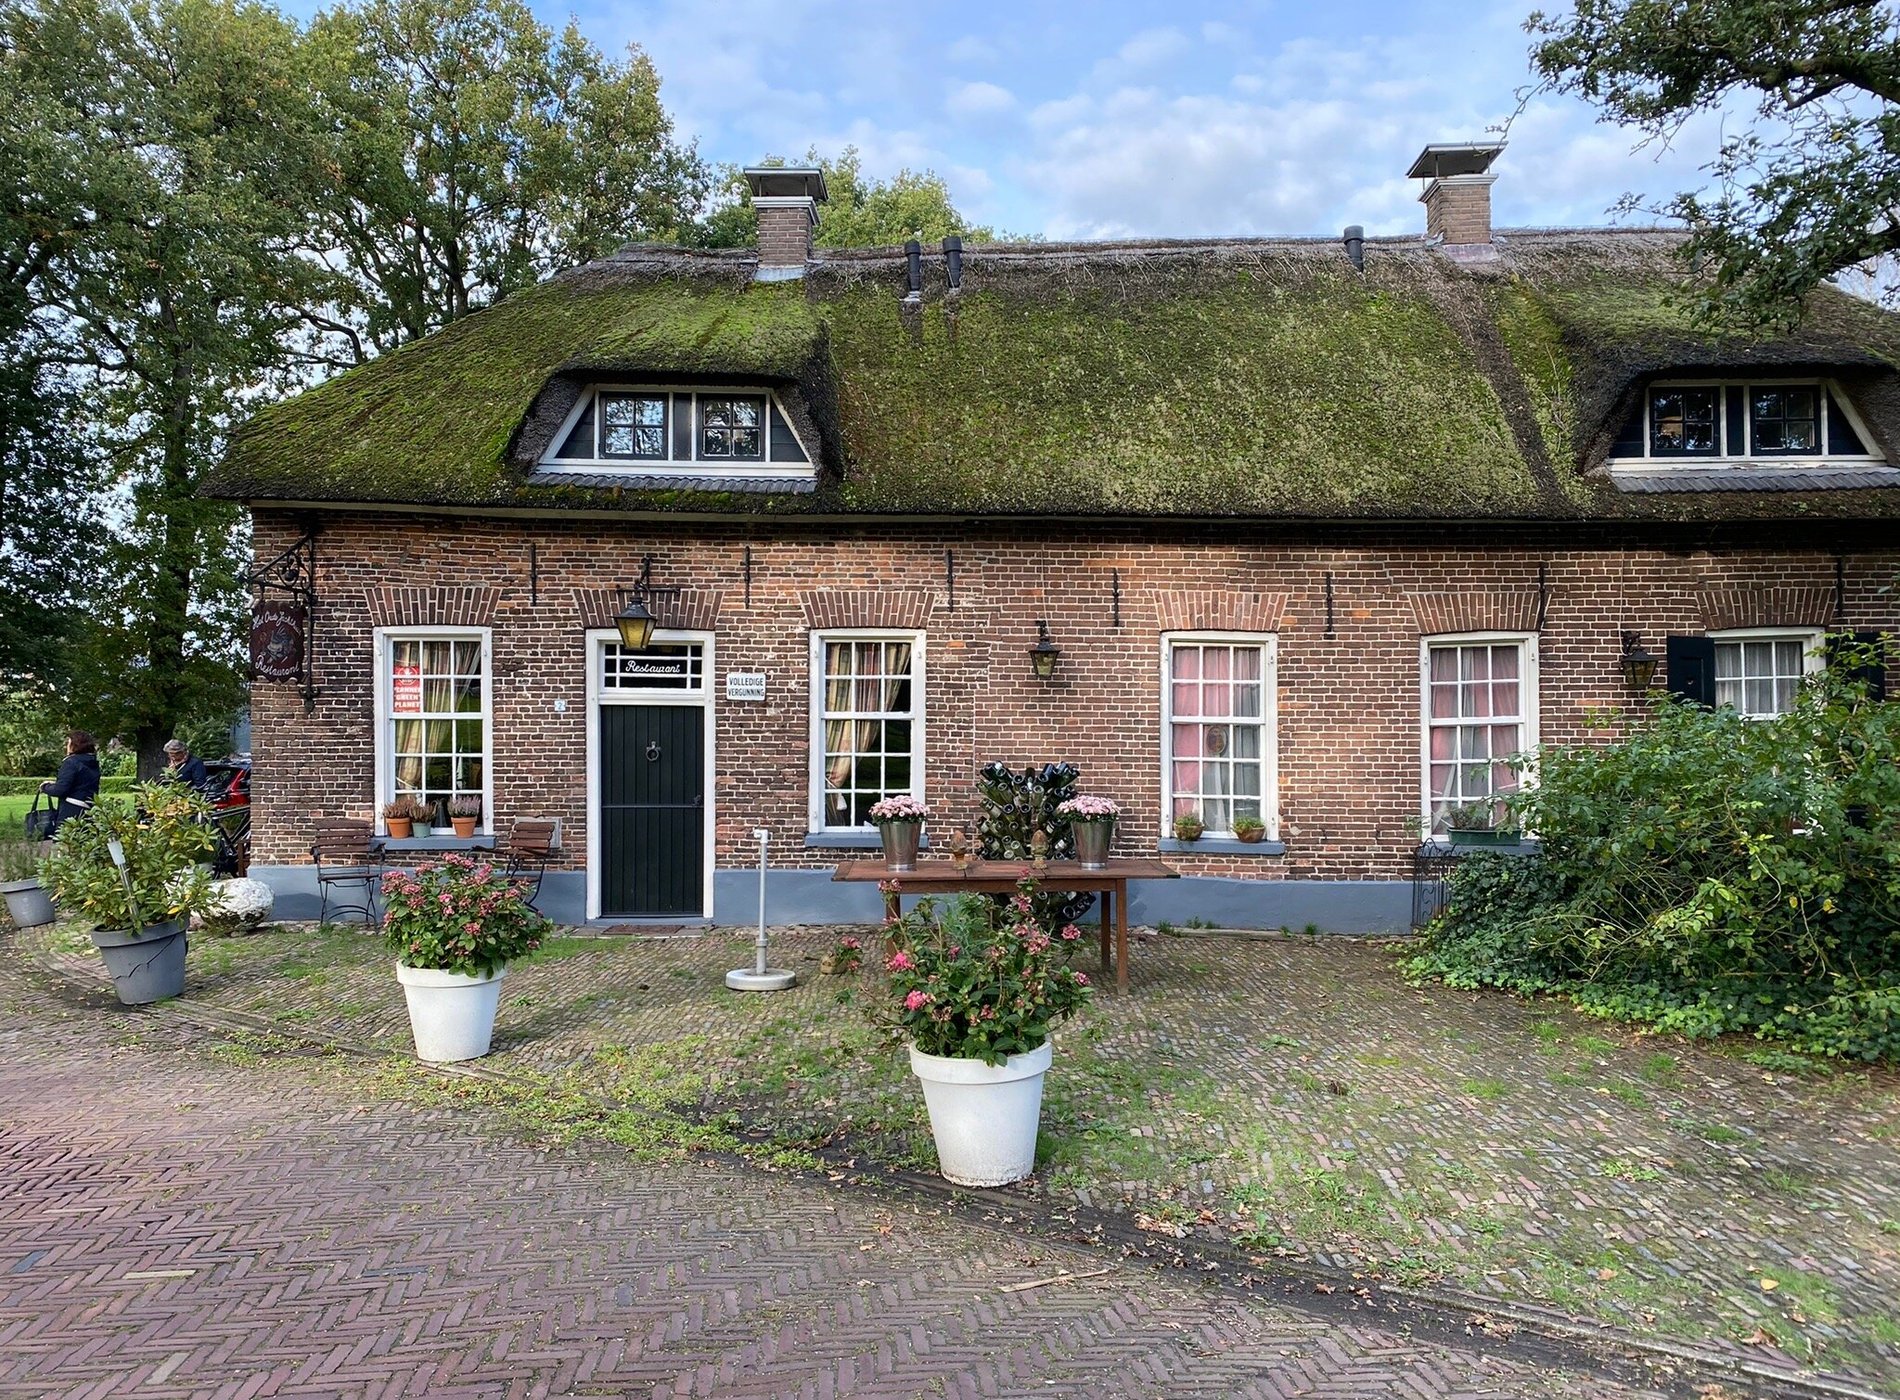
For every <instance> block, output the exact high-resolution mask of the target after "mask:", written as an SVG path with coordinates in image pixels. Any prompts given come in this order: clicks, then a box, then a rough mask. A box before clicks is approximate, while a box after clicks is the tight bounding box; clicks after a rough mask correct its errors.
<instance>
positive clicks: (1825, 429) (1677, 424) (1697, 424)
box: [1610, 380, 1874, 467]
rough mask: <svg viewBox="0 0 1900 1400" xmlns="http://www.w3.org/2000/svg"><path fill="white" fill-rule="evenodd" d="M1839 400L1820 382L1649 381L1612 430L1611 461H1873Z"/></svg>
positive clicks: (1709, 463) (1704, 463)
mask: <svg viewBox="0 0 1900 1400" xmlns="http://www.w3.org/2000/svg"><path fill="white" fill-rule="evenodd" d="M1873 455H1874V454H1872V453H1871V452H1869V450H1868V448H1867V444H1866V440H1865V438H1864V436H1863V435H1862V433H1861V432H1860V429H1859V427H1858V425H1857V424H1856V421H1855V418H1854V415H1853V413H1852V411H1851V410H1850V409H1849V407H1848V405H1847V403H1846V401H1845V400H1844V399H1843V398H1842V397H1841V395H1840V394H1839V393H1838V392H1837V391H1836V390H1835V389H1834V388H1832V387H1831V386H1830V385H1829V384H1828V383H1827V381H1825V380H1809V381H1807V382H1805V383H1789V382H1785V381H1784V382H1781V383H1769V384H1747V383H1728V384H1711V383H1705V384H1652V385H1650V386H1649V388H1648V389H1647V390H1645V392H1644V394H1643V399H1642V403H1641V405H1640V406H1639V407H1638V409H1637V411H1636V412H1635V414H1633V415H1632V416H1631V418H1630V419H1629V421H1628V422H1626V423H1625V424H1624V425H1623V427H1622V429H1621V430H1620V431H1619V432H1618V434H1617V436H1616V439H1615V441H1614V442H1613V443H1612V445H1611V448H1610V456H1611V458H1612V459H1614V460H1615V461H1618V462H1623V463H1628V462H1630V461H1632V460H1636V459H1647V460H1663V461H1673V462H1680V463H1685V464H1689V465H1702V466H1711V467H1724V466H1728V465H1730V464H1732V463H1735V462H1743V461H1748V460H1750V459H1753V458H1764V459H1769V460H1774V459H1781V460H1782V461H1784V462H1785V461H1786V460H1788V459H1791V458H1792V459H1803V461H1802V464H1803V465H1805V464H1806V462H1808V461H1814V460H1817V459H1818V460H1825V459H1830V458H1839V459H1853V460H1857V461H1866V460H1868V459H1869V458H1871V457H1873Z"/></svg>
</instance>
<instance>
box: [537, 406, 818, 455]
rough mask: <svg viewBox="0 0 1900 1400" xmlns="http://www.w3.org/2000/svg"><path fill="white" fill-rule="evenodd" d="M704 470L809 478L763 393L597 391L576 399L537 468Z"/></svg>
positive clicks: (788, 428)
mask: <svg viewBox="0 0 1900 1400" xmlns="http://www.w3.org/2000/svg"><path fill="white" fill-rule="evenodd" d="M625 463H638V464H642V465H643V469H644V464H664V465H667V466H675V465H678V466H684V465H687V464H689V463H690V464H695V465H697V464H704V465H705V466H706V467H707V468H708V469H710V471H711V473H712V474H713V475H719V474H721V473H724V474H726V475H748V476H749V475H752V474H754V473H755V472H762V473H763V474H765V475H767V476H788V477H789V476H808V475H810V474H811V472H812V461H811V457H810V454H808V453H807V452H806V450H805V445H804V443H803V442H801V441H800V440H799V437H798V433H797V431H796V430H795V429H794V428H793V427H792V424H791V422H790V421H789V420H788V419H787V417H786V415H785V413H784V412H783V410H782V407H781V406H780V405H779V402H778V400H777V399H776V398H775V397H774V396H773V395H771V394H768V393H765V392H763V391H753V392H750V393H742V392H739V391H736V390H732V389H713V390H697V389H688V388H679V389H663V388H633V387H629V388H605V387H602V388H598V389H594V390H590V391H588V392H586V393H584V394H583V395H582V396H581V399H580V402H579V403H577V404H575V406H574V408H573V411H572V412H571V414H570V415H569V419H568V422H567V423H566V424H565V425H564V426H563V427H562V428H561V430H560V431H559V432H558V433H556V434H555V436H554V440H553V441H552V442H551V443H550V444H549V446H548V449H547V451H546V453H545V454H544V455H543V457H542V459H541V466H542V467H543V468H544V469H547V468H560V469H567V470H587V469H588V468H589V464H612V465H616V466H618V465H621V464H625Z"/></svg>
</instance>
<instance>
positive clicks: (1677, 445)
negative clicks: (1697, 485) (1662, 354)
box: [1649, 388, 1722, 457]
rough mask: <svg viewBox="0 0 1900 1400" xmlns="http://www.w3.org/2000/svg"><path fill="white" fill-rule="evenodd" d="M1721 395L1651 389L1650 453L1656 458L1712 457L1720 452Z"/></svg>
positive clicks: (1703, 390) (1707, 390)
mask: <svg viewBox="0 0 1900 1400" xmlns="http://www.w3.org/2000/svg"><path fill="white" fill-rule="evenodd" d="M1721 401H1722V392H1721V390H1719V389H1714V388H1701V389H1685V388H1664V389H1652V390H1650V394H1649V451H1650V455H1652V456H1655V457H1713V456H1715V455H1716V453H1717V452H1718V451H1719V450H1720V441H1721V437H1720V428H1721Z"/></svg>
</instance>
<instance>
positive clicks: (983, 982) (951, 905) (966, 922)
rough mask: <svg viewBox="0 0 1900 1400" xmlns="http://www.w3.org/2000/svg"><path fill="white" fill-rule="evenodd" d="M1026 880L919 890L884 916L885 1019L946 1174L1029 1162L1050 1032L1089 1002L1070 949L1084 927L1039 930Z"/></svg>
mask: <svg viewBox="0 0 1900 1400" xmlns="http://www.w3.org/2000/svg"><path fill="white" fill-rule="evenodd" d="M1035 892H1036V883H1035V881H1033V880H1025V881H1023V882H1022V883H1021V884H1020V885H1018V886H1017V891H1016V894H1015V895H1013V896H1012V897H1011V898H1010V900H1009V902H1008V903H1007V904H1006V905H1005V906H1003V907H1002V908H1001V909H999V908H998V907H997V905H996V903H995V902H994V901H992V900H990V899H986V898H983V897H980V896H975V895H963V896H960V897H958V898H957V899H954V900H951V901H950V902H948V903H947V904H944V905H942V906H939V905H938V904H937V903H936V902H935V901H932V900H924V901H922V902H920V903H919V904H918V906H917V907H916V908H915V909H913V910H912V911H911V912H910V913H908V914H905V915H903V916H901V917H899V918H893V919H891V920H888V921H887V922H886V924H885V934H886V936H887V937H888V938H889V939H890V941H891V943H892V945H893V951H892V953H891V956H890V958H889V960H888V961H887V962H886V963H885V968H886V970H887V971H888V972H889V973H890V979H891V996H890V1000H889V1002H888V1003H887V1006H889V1007H890V1008H891V1010H890V1011H889V1013H888V1018H887V1020H886V1024H887V1025H888V1026H889V1027H890V1029H891V1030H892V1031H893V1032H894V1033H895V1034H896V1035H897V1036H899V1037H901V1038H902V1039H904V1040H906V1041H908V1042H909V1046H910V1059H911V1070H912V1072H913V1073H915V1074H916V1075H917V1077H918V1078H919V1079H920V1080H921V1081H922V1082H923V1086H924V1101H925V1103H926V1105H927V1106H928V1107H929V1110H930V1127H931V1132H932V1135H933V1136H934V1137H935V1139H936V1143H937V1158H938V1162H939V1164H940V1166H941V1168H942V1170H943V1174H944V1176H945V1177H947V1178H948V1179H949V1180H951V1181H954V1182H957V1183H959V1184H962V1185H966V1186H996V1185H1001V1184H1002V1183H1004V1182H1008V1181H1017V1180H1020V1179H1021V1178H1023V1177H1025V1176H1027V1175H1029V1173H1030V1171H1032V1170H1033V1169H1034V1166H1035V1156H1036V1132H1037V1126H1038V1123H1039V1121H1040V1118H1041V1113H1042V1080H1043V1075H1044V1074H1045V1073H1046V1072H1047V1071H1048V1068H1049V1065H1050V1061H1051V1047H1050V1043H1049V1033H1050V1031H1051V1029H1052V1028H1053V1027H1054V1026H1056V1025H1057V1024H1058V1023H1059V1022H1061V1021H1064V1020H1066V1019H1068V1018H1069V1017H1070V1016H1073V1015H1074V1014H1075V1013H1076V1012H1077V1011H1079V1010H1081V1009H1082V1007H1083V1006H1084V1005H1085V1004H1086V1003H1087V1002H1088V999H1089V995H1090V989H1089V982H1088V978H1087V977H1086V976H1085V975H1083V974H1082V973H1081V972H1078V971H1076V970H1075V969H1074V968H1071V967H1070V966H1069V965H1068V963H1069V954H1070V952H1071V951H1072V950H1073V949H1074V948H1075V947H1076V946H1077V944H1078V943H1079V942H1080V941H1081V938H1082V931H1081V930H1080V929H1078V928H1077V927H1076V926H1075V925H1074V924H1065V925H1063V926H1062V927H1061V928H1059V929H1057V930H1056V931H1055V932H1054V933H1050V932H1046V931H1045V930H1043V929H1042V928H1041V927H1040V926H1039V925H1038V924H1037V923H1036V919H1035V916H1034V913H1033V909H1034V905H1033V903H1032V899H1033V896H1034V894H1035Z"/></svg>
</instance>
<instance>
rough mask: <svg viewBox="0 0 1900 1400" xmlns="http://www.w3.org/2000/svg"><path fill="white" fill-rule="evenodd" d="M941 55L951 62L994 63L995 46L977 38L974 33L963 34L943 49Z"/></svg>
mask: <svg viewBox="0 0 1900 1400" xmlns="http://www.w3.org/2000/svg"><path fill="white" fill-rule="evenodd" d="M943 56H944V57H945V58H947V59H949V60H950V62H952V63H994V62H996V48H995V46H994V45H993V44H991V43H989V42H988V41H987V40H984V39H979V38H977V36H976V35H974V34H965V35H964V36H963V37H962V38H961V39H959V40H957V41H956V43H954V44H952V45H951V46H950V47H949V48H947V49H945V50H944V55H943Z"/></svg>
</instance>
